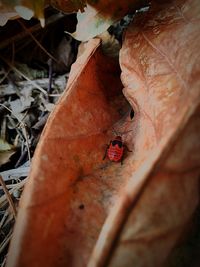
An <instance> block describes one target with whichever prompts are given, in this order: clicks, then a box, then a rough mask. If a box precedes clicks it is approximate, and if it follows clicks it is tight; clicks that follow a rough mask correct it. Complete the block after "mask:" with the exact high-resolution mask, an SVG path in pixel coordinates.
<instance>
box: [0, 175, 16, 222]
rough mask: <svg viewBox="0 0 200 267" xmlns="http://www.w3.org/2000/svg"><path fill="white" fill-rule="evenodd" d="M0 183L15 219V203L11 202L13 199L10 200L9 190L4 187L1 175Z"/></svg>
mask: <svg viewBox="0 0 200 267" xmlns="http://www.w3.org/2000/svg"><path fill="white" fill-rule="evenodd" d="M0 183H1V185H2V188H3V191H4V193H5V195H6V198H7V200H8V203H9V205H10V207H11V209H12V212H13V215H14V218H15V219H16V216H17V210H16V208H15V205H14V203H13V200H12V198H11V196H10V193H9V191H8V189H7V187H6V184H5V182H4V180H3V178H2V176H1V175H0Z"/></svg>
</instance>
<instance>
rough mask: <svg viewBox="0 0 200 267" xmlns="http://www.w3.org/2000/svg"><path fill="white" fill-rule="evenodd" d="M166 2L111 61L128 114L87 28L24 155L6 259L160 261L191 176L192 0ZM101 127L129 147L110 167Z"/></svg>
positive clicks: (197, 127) (195, 179)
mask: <svg viewBox="0 0 200 267" xmlns="http://www.w3.org/2000/svg"><path fill="white" fill-rule="evenodd" d="M175 3H176V5H173V1H170V4H163V5H162V4H161V5H160V6H156V7H155V9H154V10H151V11H150V12H149V13H148V15H147V14H145V15H144V16H142V15H141V14H140V15H139V18H138V19H137V20H136V22H135V24H132V25H131V26H130V28H129V30H128V32H127V35H126V39H125V43H124V44H123V47H122V51H121V54H120V64H121V68H122V76H121V77H122V81H123V84H124V87H125V88H124V94H125V96H126V98H127V99H128V101H129V102H130V104H131V106H132V107H133V109H134V112H135V117H134V118H133V119H132V118H131V116H130V112H131V108H130V106H129V104H128V103H127V101H126V100H125V99H124V98H123V96H122V94H121V89H122V88H121V87H122V84H121V83H120V80H119V75H120V70H119V68H118V65H117V62H116V61H115V60H114V59H111V58H109V60H108V57H106V56H105V55H103V54H102V52H101V49H100V47H99V43H100V41H99V40H98V39H94V40H91V41H90V42H89V43H88V44H87V48H86V50H85V51H84V53H83V54H82V55H81V56H79V58H78V60H77V62H76V63H75V64H74V65H73V66H72V69H71V72H70V77H69V80H68V86H67V90H66V91H65V92H64V94H63V95H62V97H61V99H60V101H59V103H58V104H57V105H56V107H55V109H54V111H53V112H52V113H51V115H50V117H49V119H48V121H47V124H46V127H45V130H44V132H43V134H42V137H41V139H40V143H39V145H38V147H37V150H36V152H35V155H34V160H33V163H32V169H31V173H30V176H29V182H28V184H27V185H26V188H25V191H24V194H23V196H22V199H21V203H20V210H19V214H18V219H17V223H16V227H15V231H14V234H13V238H12V242H11V246H10V251H9V254H8V262H7V266H8V267H14V266H15V267H26V266H29V267H34V266H38V267H40V266H41V267H46V266H48V267H54V266H57V267H64V266H70V267H74V266H76V267H79V266H80V267H83V266H90V267H96V266H98V267H101V266H114V267H118V266H120V267H129V266H131V267H132V266H141V267H149V266H156V267H161V266H165V267H166V266H167V265H166V262H167V260H168V259H169V255H170V253H171V252H172V251H173V248H174V247H175V245H176V244H177V242H178V241H179V239H180V238H181V237H182V234H183V232H184V230H185V229H186V228H187V226H188V223H189V222H190V221H191V220H192V216H193V214H194V211H195V210H196V207H197V205H198V203H199V175H200V164H199V162H200V154H199V151H200V139H199V133H200V119H199V118H200V117H199V112H200V90H199V88H200V84H199V60H198V59H199V53H200V50H199V41H200V40H199V38H200V35H199V31H200V26H199V23H197V21H198V20H199V14H200V12H199V11H200V10H199V8H200V6H199V4H198V0H188V1H176V2H175ZM113 129H114V130H115V131H118V132H121V133H124V134H123V140H124V142H125V144H127V146H128V147H129V148H130V149H131V150H132V151H133V152H132V153H129V154H127V155H126V157H125V160H124V164H123V165H122V166H121V165H120V164H115V163H111V162H109V161H108V160H106V161H102V158H103V155H104V152H105V148H106V144H107V143H108V142H109V141H110V140H111V139H112V138H113ZM19 244H20V245H19ZM95 244H96V245H95ZM94 246H95V248H94ZM93 249H94V250H93ZM24 251H26V253H23V252H24ZM92 251H93V252H92ZM167 267H168V266H167Z"/></svg>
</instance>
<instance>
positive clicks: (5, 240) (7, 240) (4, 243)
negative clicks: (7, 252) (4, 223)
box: [0, 230, 12, 253]
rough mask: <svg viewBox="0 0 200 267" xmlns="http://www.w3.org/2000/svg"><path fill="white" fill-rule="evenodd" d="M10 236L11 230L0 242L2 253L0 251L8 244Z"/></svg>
mask: <svg viewBox="0 0 200 267" xmlns="http://www.w3.org/2000/svg"><path fill="white" fill-rule="evenodd" d="M11 237H12V230H11V231H10V232H9V234H8V235H7V236H6V237H5V239H4V240H3V242H2V243H1V246H0V253H2V251H3V250H4V249H5V247H6V246H7V245H8V244H9V242H10V239H11Z"/></svg>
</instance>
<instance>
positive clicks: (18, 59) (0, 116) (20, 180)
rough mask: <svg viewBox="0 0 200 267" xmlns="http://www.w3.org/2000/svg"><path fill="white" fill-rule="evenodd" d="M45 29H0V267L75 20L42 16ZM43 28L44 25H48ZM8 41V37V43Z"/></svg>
mask: <svg viewBox="0 0 200 267" xmlns="http://www.w3.org/2000/svg"><path fill="white" fill-rule="evenodd" d="M45 16H46V21H47V25H46V27H45V29H42V28H41V26H40V25H39V26H38V24H39V22H38V21H37V20H36V19H31V20H30V21H23V20H22V19H18V20H15V21H9V22H8V23H7V24H6V25H5V26H4V27H2V28H1V29H0V31H1V36H3V34H4V33H5V34H4V38H1V40H0V49H1V56H0V229H1V231H0V266H2V267H3V266H5V264H6V256H7V250H8V245H9V242H10V239H11V237H12V231H13V226H14V223H15V218H16V214H17V211H18V208H19V207H18V204H19V200H20V197H21V194H22V191H23V188H24V185H25V183H26V181H27V179H28V178H27V176H28V174H29V170H30V162H31V159H32V157H33V154H34V150H35V148H36V146H37V142H38V141H39V138H40V134H41V132H42V129H43V127H44V125H45V124H46V121H47V119H48V116H49V113H50V112H51V111H52V110H53V108H54V106H55V104H56V102H57V100H58V99H59V97H60V95H61V94H62V93H63V90H64V88H65V87H66V83H67V80H68V74H69V71H70V68H71V64H72V63H73V62H74V60H75V58H76V53H77V46H78V42H76V41H75V40H72V38H71V37H70V36H67V35H66V33H64V29H66V30H68V31H73V30H74V27H75V22H76V19H75V15H61V14H60V13H59V12H58V11H56V10H54V9H53V8H50V7H49V8H47V9H46V10H45ZM48 22H49V25H48ZM8 35H10V37H11V38H10V37H8ZM30 51H31V52H30Z"/></svg>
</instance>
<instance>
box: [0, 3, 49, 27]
mask: <svg viewBox="0 0 200 267" xmlns="http://www.w3.org/2000/svg"><path fill="white" fill-rule="evenodd" d="M44 2H45V1H44V0H37V1H34V0H31V1H30V0H9V1H7V0H2V1H1V4H0V13H1V19H0V26H3V25H4V24H6V22H7V20H8V19H15V18H18V17H17V16H16V15H19V16H20V17H22V18H24V19H27V20H29V19H31V18H32V17H33V16H35V17H36V18H38V19H39V20H40V23H41V25H42V26H44V13H43V9H44Z"/></svg>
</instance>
